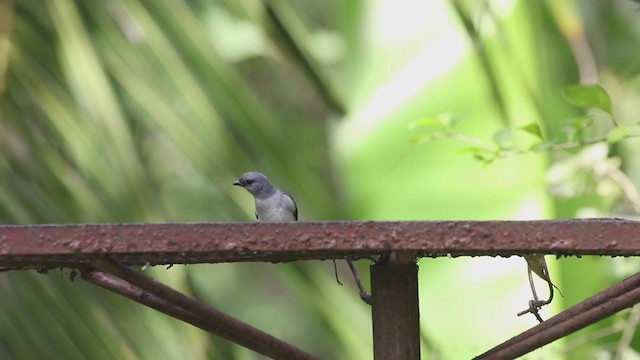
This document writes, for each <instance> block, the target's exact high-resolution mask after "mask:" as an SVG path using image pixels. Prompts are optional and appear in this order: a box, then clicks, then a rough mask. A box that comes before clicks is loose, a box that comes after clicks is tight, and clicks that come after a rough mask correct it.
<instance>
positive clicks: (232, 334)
mask: <svg viewBox="0 0 640 360" xmlns="http://www.w3.org/2000/svg"><path fill="white" fill-rule="evenodd" d="M93 265H94V266H95V267H96V268H97V269H100V270H101V271H96V270H90V269H83V270H81V274H82V278H83V279H85V280H87V281H89V282H91V283H93V284H95V285H98V286H100V287H102V288H105V289H107V290H110V291H113V292H115V293H117V294H120V295H122V296H125V297H127V298H129V299H131V300H134V301H136V302H139V303H141V304H143V305H146V306H149V307H151V308H154V309H156V310H158V311H161V312H163V313H165V314H167V315H170V316H173V317H175V318H177V319H180V320H182V321H185V322H187V323H189V324H191V325H194V326H196V327H199V328H201V329H203V330H205V331H208V332H210V333H212V334H214V335H217V336H220V337H222V338H224V339H227V340H230V341H232V342H234V343H236V344H238V345H241V346H244V347H246V348H247V349H251V350H253V351H255V352H257V353H259V354H262V355H265V356H268V357H269V358H272V359H296V360H297V359H310V360H311V359H318V358H317V357H316V356H314V355H311V354H309V353H307V352H304V351H303V350H300V349H299V348H297V347H295V346H293V345H290V344H288V343H285V342H284V341H282V340H279V339H277V338H275V337H274V336H272V335H269V334H267V333H265V332H263V331H261V330H259V329H256V328H254V327H252V326H250V325H248V324H246V323H244V322H242V321H240V320H238V319H235V318H233V317H231V316H229V315H227V314H225V313H223V312H221V311H219V310H217V309H215V308H213V307H211V306H209V305H207V304H204V303H202V302H199V301H197V300H195V299H192V298H190V297H188V296H186V295H184V294H182V293H180V292H178V291H176V290H174V289H172V288H170V287H168V286H166V285H163V284H161V283H159V282H157V281H156V280H154V279H152V278H150V277H148V276H145V275H143V274H140V273H138V272H135V271H133V270H131V269H129V268H127V267H124V266H122V265H119V264H117V263H114V262H113V261H109V260H107V259H102V260H97V261H95V262H94V263H93Z"/></svg>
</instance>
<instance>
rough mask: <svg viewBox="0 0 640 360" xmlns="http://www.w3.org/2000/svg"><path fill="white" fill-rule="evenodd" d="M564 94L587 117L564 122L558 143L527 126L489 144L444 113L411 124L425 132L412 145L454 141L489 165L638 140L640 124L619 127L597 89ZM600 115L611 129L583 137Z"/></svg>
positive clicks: (604, 96)
mask: <svg viewBox="0 0 640 360" xmlns="http://www.w3.org/2000/svg"><path fill="white" fill-rule="evenodd" d="M563 94H564V97H565V99H566V100H567V102H569V103H570V104H572V105H575V106H578V107H580V108H583V109H585V110H588V111H587V115H586V116H583V117H577V118H572V119H567V121H566V122H565V124H564V125H563V126H562V128H561V132H562V133H563V135H564V136H563V137H562V138H560V139H545V136H544V134H543V132H542V129H541V128H540V126H539V125H538V124H536V123H529V124H526V125H524V126H520V127H507V128H504V129H501V130H499V131H497V132H496V133H494V134H493V136H492V139H491V141H485V140H482V139H480V138H476V137H473V136H469V135H465V134H463V133H461V132H459V131H458V130H457V125H458V124H459V123H460V122H461V120H460V119H459V118H456V117H454V116H452V115H451V113H443V114H440V115H437V116H435V117H425V118H422V119H420V120H418V121H416V122H415V123H413V124H412V127H414V128H421V129H423V130H426V131H424V132H423V133H422V134H420V135H418V136H416V137H415V138H414V139H413V140H412V143H414V144H422V143H426V142H432V141H435V140H441V139H448V140H454V141H457V142H460V143H463V144H464V145H465V147H464V148H463V149H462V151H461V152H463V153H470V154H471V155H472V156H473V158H474V159H475V160H478V161H480V162H481V163H483V164H484V165H488V164H490V163H492V162H493V161H495V160H497V159H500V158H504V157H507V156H513V155H523V154H529V153H543V152H547V151H565V150H570V149H575V148H580V147H583V146H586V145H592V144H597V143H603V142H606V143H609V144H615V143H618V142H620V141H622V140H624V139H629V138H636V137H640V121H639V122H636V123H633V124H628V125H621V124H619V123H618V122H617V121H616V119H615V116H614V114H613V110H612V106H611V98H610V97H609V95H608V94H607V92H606V91H605V90H604V89H603V88H602V87H601V86H600V85H571V86H567V87H565V88H564V89H563ZM601 114H604V118H605V119H608V120H610V121H611V125H612V127H611V128H610V129H609V131H608V132H607V134H606V136H602V137H593V138H588V137H587V135H586V134H587V133H588V131H589V130H590V129H593V127H594V124H596V122H598V121H601V118H603V116H600V115H601Z"/></svg>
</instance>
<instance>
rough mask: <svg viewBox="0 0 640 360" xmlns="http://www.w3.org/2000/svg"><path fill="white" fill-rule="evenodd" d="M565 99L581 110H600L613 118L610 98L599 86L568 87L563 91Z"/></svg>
mask: <svg viewBox="0 0 640 360" xmlns="http://www.w3.org/2000/svg"><path fill="white" fill-rule="evenodd" d="M563 94H564V97H565V99H567V101H568V102H569V103H571V104H573V105H576V106H579V107H582V108H595V109H600V110H602V111H604V112H606V113H607V114H609V115H611V116H613V111H612V110H611V98H609V94H607V92H606V91H605V90H604V89H603V88H602V86H600V85H570V86H566V87H565V88H564V89H563Z"/></svg>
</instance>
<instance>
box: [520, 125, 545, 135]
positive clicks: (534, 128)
mask: <svg viewBox="0 0 640 360" xmlns="http://www.w3.org/2000/svg"><path fill="white" fill-rule="evenodd" d="M518 129H520V130H522V131H525V132H528V133H529V134H531V135H533V136H536V137H537V138H539V139H542V130H541V129H540V125H538V124H536V123H530V124H527V125H524V126H521V127H519V128H518Z"/></svg>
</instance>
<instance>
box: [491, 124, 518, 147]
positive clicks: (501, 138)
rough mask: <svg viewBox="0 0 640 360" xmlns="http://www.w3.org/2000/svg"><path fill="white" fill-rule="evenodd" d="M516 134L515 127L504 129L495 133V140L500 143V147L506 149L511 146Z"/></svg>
mask: <svg viewBox="0 0 640 360" xmlns="http://www.w3.org/2000/svg"><path fill="white" fill-rule="evenodd" d="M514 135H515V132H514V131H513V128H506V129H502V130H500V131H498V132H497V133H495V134H493V141H494V142H495V143H496V145H498V147H500V148H503V149H504V148H507V147H510V146H511V143H512V140H513V137H514Z"/></svg>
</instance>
